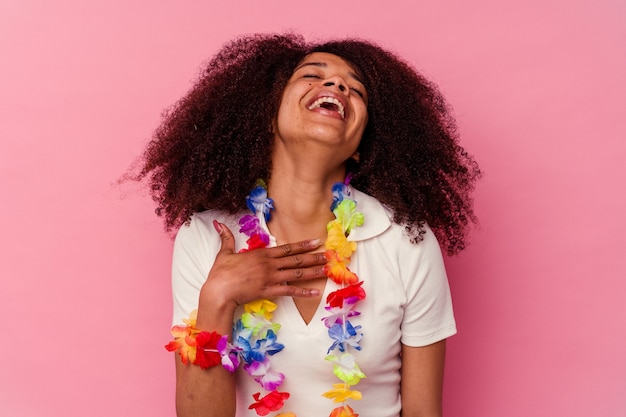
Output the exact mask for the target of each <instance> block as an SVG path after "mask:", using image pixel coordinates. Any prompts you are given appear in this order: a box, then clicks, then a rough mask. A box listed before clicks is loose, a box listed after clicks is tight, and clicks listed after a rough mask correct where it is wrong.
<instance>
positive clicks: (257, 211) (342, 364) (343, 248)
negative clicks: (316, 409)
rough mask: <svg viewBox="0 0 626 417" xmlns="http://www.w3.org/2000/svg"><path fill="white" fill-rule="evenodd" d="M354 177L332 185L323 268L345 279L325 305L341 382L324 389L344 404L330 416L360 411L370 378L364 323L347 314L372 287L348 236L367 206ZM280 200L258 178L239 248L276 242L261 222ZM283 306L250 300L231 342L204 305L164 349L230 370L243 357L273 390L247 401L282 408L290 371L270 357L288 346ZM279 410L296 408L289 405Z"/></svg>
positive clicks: (260, 409)
mask: <svg viewBox="0 0 626 417" xmlns="http://www.w3.org/2000/svg"><path fill="white" fill-rule="evenodd" d="M349 181H350V178H349V177H348V178H347V179H346V181H345V182H343V183H341V182H338V183H336V184H334V185H333V187H332V194H333V202H332V204H331V207H330V209H331V211H332V212H333V214H334V215H335V219H334V220H331V221H330V222H329V223H328V225H327V230H328V237H327V239H326V243H325V249H326V252H325V253H324V255H325V257H326V259H327V260H328V263H327V264H326V265H325V266H324V273H325V274H326V275H327V276H328V278H330V279H332V280H333V281H334V282H335V283H337V284H338V285H340V286H341V288H340V289H339V290H337V291H334V292H332V293H330V294H329V295H328V297H327V299H326V306H325V309H326V311H328V313H329V315H328V316H327V317H324V318H323V319H322V320H323V321H324V324H325V325H326V327H327V328H328V336H329V337H330V339H331V340H332V344H331V345H330V347H329V348H328V351H327V352H326V357H325V360H327V361H329V362H331V363H332V364H333V373H334V374H335V376H336V377H337V378H339V380H340V381H341V382H340V383H337V384H333V388H332V389H331V390H329V391H327V392H325V393H323V394H322V396H324V397H326V398H329V399H331V400H333V401H334V402H335V403H342V404H341V405H340V406H338V407H336V408H334V409H333V410H332V411H331V413H330V415H329V417H358V414H355V412H354V410H353V409H352V408H351V407H350V406H349V405H348V404H347V401H348V400H349V399H352V400H360V399H361V393H360V392H359V391H356V390H351V389H350V388H351V386H353V385H356V384H358V383H359V381H360V380H361V378H365V374H364V373H363V372H362V371H361V369H360V368H359V365H358V364H357V362H356V360H355V357H354V356H353V355H352V354H351V353H350V351H352V350H361V346H360V345H359V342H360V341H361V338H362V337H363V333H362V332H361V326H360V325H359V326H353V325H352V323H351V322H350V320H348V319H349V318H350V317H356V316H359V315H360V314H361V313H359V312H358V311H356V310H355V307H356V305H357V303H358V302H359V301H361V300H363V299H364V298H365V290H363V288H362V285H363V281H359V278H358V276H357V275H356V274H355V273H353V272H352V271H350V269H348V264H349V263H350V257H351V256H352V254H353V253H354V251H355V250H356V242H350V241H348V236H349V235H350V232H351V231H352V229H353V228H355V227H358V226H361V225H362V224H363V220H364V217H363V213H360V212H358V211H356V202H355V201H354V200H353V199H351V198H350V197H349V196H350V191H349V189H348V186H347V185H348V183H349ZM273 203H274V202H273V200H272V199H271V198H269V197H268V196H267V187H266V186H265V183H264V182H263V181H262V180H259V181H257V185H256V186H255V187H254V189H253V190H252V191H251V192H250V195H248V196H247V197H246V204H247V206H248V208H249V209H250V210H251V211H252V213H254V214H248V215H245V216H243V217H242V218H241V219H240V220H239V226H240V229H239V232H240V233H243V234H245V235H246V236H248V240H247V241H246V243H247V244H248V247H247V248H246V249H242V250H241V251H240V252H245V251H249V250H254V249H257V248H264V247H267V245H269V242H270V236H269V234H268V233H267V232H265V230H263V228H262V227H261V224H260V221H259V216H260V215H261V214H262V215H263V216H264V219H265V221H266V222H269V221H270V217H271V214H270V212H271V210H272V209H273V208H274V206H273ZM276 307H277V306H276V304H274V303H273V302H272V301H270V300H266V299H265V300H258V301H253V302H251V303H248V304H245V305H244V313H243V314H242V315H241V318H239V319H238V320H237V322H236V323H235V325H234V327H233V338H232V339H233V342H232V344H231V343H229V342H228V336H227V335H223V336H222V335H219V334H217V333H216V332H206V331H200V330H198V329H196V328H195V324H196V314H197V311H194V312H192V314H191V317H190V318H189V319H187V320H184V321H185V325H177V326H174V327H172V330H171V333H172V336H174V340H173V341H171V342H170V343H169V344H167V345H166V346H165V348H166V349H167V350H169V351H177V352H178V353H179V355H180V357H181V359H182V362H183V363H184V364H189V363H192V364H196V365H199V366H200V367H201V368H209V367H211V366H215V365H219V364H220V363H221V364H222V366H223V367H224V368H225V369H227V370H228V371H230V372H234V371H235V369H237V368H238V366H239V364H240V362H243V364H244V365H243V369H244V370H245V371H246V372H248V374H249V375H250V376H251V377H253V378H254V380H255V381H256V382H257V383H259V385H260V386H261V387H262V388H263V389H264V390H265V391H267V392H268V393H267V394H266V395H264V396H261V393H260V392H259V393H256V394H254V396H253V398H254V402H253V403H252V404H251V405H250V406H249V407H248V408H249V409H254V410H255V411H256V413H257V414H258V415H260V416H265V415H268V414H269V413H270V412H272V411H279V410H281V409H282V408H283V405H284V402H285V400H287V399H288V398H289V393H288V392H280V391H278V388H279V387H280V386H281V385H282V383H283V381H284V379H285V375H284V374H282V373H280V372H277V371H275V370H273V369H272V368H271V366H270V357H271V356H272V355H274V354H276V353H278V352H280V351H281V350H283V348H284V345H282V344H280V343H278V341H277V334H278V331H279V329H280V324H278V323H273V322H272V321H271V319H272V315H273V312H274V311H275V310H276ZM337 351H338V352H337ZM331 352H333V353H331ZM275 417H296V415H295V414H294V413H292V412H283V413H279V414H277V415H276V416H275Z"/></svg>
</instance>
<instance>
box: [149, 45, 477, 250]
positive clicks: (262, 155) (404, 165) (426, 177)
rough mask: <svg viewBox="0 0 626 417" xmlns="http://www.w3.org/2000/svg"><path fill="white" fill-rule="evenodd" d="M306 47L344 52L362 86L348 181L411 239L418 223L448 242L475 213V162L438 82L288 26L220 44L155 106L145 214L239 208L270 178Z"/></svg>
mask: <svg viewBox="0 0 626 417" xmlns="http://www.w3.org/2000/svg"><path fill="white" fill-rule="evenodd" d="M312 52H328V53H332V54H335V55H338V56H340V57H342V58H343V59H345V60H346V61H347V62H349V63H350V64H351V65H352V66H353V67H354V69H355V71H357V72H358V73H359V74H360V75H361V76H362V78H363V84H364V86H365V88H366V90H367V93H368V97H369V103H368V124H367V126H366V129H365V132H364V134H363V138H362V140H361V143H360V145H359V148H358V151H359V154H360V158H359V163H356V162H354V161H352V160H350V161H348V166H347V169H348V171H349V172H351V173H352V175H353V179H352V184H353V185H354V186H355V187H356V188H357V189H359V190H361V191H363V192H365V193H367V194H370V195H372V196H374V197H375V198H377V199H378V200H379V201H380V202H381V203H382V204H384V205H385V206H387V207H388V208H390V209H391V210H392V211H393V215H394V221H395V222H396V223H398V224H403V225H405V227H406V230H407V232H408V234H409V236H410V238H411V241H412V242H414V243H416V242H419V241H420V240H421V239H422V235H423V234H424V233H425V228H424V225H425V224H426V223H427V224H428V225H429V226H430V227H431V228H432V229H433V231H434V232H435V234H436V235H437V237H438V239H439V241H440V242H441V244H442V246H443V247H444V248H445V249H446V250H447V251H448V253H450V254H452V253H456V252H458V251H460V250H462V249H463V248H464V247H465V244H466V229H467V226H468V224H469V223H470V222H475V220H476V219H475V216H474V213H473V210H472V200H471V191H472V190H473V188H474V184H475V182H476V179H477V178H478V177H479V176H480V170H479V168H478V165H477V164H476V162H475V161H474V159H473V158H472V157H471V156H469V155H468V154H467V152H465V150H464V149H463V148H462V147H461V146H460V145H459V144H458V135H457V130H456V125H455V122H454V119H453V117H452V115H451V113H450V111H449V109H448V106H447V104H446V102H445V100H444V98H443V96H442V95H441V94H440V93H439V91H438V89H437V87H436V86H435V85H434V84H433V83H431V82H430V81H428V80H426V79H425V78H424V77H423V76H422V75H420V74H419V73H417V72H416V71H415V70H414V69H412V68H411V67H410V66H409V65H408V64H407V63H405V62H404V61H403V60H402V59H400V58H398V57H397V56H395V55H394V54H392V53H390V52H388V51H385V50H383V49H382V48H380V47H378V46H376V45H374V44H372V43H370V42H368V41H362V40H355V39H348V40H339V41H332V42H324V43H320V44H309V43H307V42H305V41H304V39H303V38H302V37H301V36H299V35H295V34H280V35H260V34H259V35H252V36H246V37H242V38H239V39H236V40H234V41H232V42H230V43H229V44H227V45H226V46H224V47H223V48H222V50H221V51H220V52H218V54H217V55H216V56H214V57H213V58H212V59H211V60H210V61H209V62H208V64H207V66H206V68H205V69H204V71H203V72H202V73H201V75H200V77H199V79H198V81H197V82H196V84H195V85H194V86H193V88H192V89H191V90H190V91H189V93H188V94H187V95H186V96H185V97H183V98H182V99H181V100H180V101H179V102H177V103H176V104H175V105H174V106H173V107H172V108H171V109H170V110H168V111H167V112H166V113H165V115H164V120H163V122H162V124H161V125H160V127H159V128H158V129H157V130H156V131H155V133H154V137H153V139H152V141H151V142H150V143H149V144H148V147H147V149H146V151H145V153H144V155H143V160H142V164H141V168H140V172H139V173H138V179H140V180H141V179H144V178H148V180H149V184H150V187H151V192H152V196H153V198H154V200H155V201H156V202H157V209H156V213H157V214H158V215H159V216H164V217H165V225H166V228H167V229H168V230H171V229H172V228H173V227H178V226H180V225H181V224H183V223H184V222H185V221H187V220H188V219H189V218H190V216H191V215H192V214H193V213H194V212H198V211H202V210H207V209H218V210H224V211H226V212H229V213H236V212H240V211H241V210H243V209H245V202H244V201H245V196H246V195H247V194H248V193H249V191H250V189H251V188H252V187H253V185H254V183H255V181H256V179H257V178H269V177H270V174H271V153H272V146H273V139H274V134H273V133H272V120H273V119H274V117H275V115H276V114H277V112H278V108H279V105H280V100H281V96H282V92H283V89H284V87H285V85H286V83H287V81H288V80H289V78H290V76H291V74H292V72H293V70H294V68H295V67H296V66H297V64H298V63H299V62H300V61H301V60H302V59H303V58H304V57H305V56H306V55H307V54H310V53H312Z"/></svg>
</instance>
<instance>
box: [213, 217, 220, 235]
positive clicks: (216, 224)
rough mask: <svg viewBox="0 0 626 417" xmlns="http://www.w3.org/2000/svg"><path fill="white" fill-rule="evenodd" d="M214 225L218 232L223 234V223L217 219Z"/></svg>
mask: <svg viewBox="0 0 626 417" xmlns="http://www.w3.org/2000/svg"><path fill="white" fill-rule="evenodd" d="M213 227H215V230H216V231H217V233H219V234H220V235H221V234H222V225H221V224H220V223H219V222H218V221H217V220H213Z"/></svg>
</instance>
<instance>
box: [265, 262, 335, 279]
mask: <svg viewBox="0 0 626 417" xmlns="http://www.w3.org/2000/svg"><path fill="white" fill-rule="evenodd" d="M324 277H326V274H325V273H324V267H322V266H319V265H318V266H313V267H309V268H294V269H283V270H280V271H278V272H276V274H274V279H275V280H276V281H277V282H291V281H298V280H309V279H315V278H324Z"/></svg>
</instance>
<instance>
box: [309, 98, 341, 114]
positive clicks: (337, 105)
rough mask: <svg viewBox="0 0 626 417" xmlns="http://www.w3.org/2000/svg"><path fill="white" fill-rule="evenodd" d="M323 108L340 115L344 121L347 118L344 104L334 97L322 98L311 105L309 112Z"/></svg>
mask: <svg viewBox="0 0 626 417" xmlns="http://www.w3.org/2000/svg"><path fill="white" fill-rule="evenodd" d="M317 108H323V109H326V110H330V111H334V112H337V113H339V115H340V116H341V118H342V119H344V118H345V110H344V107H343V104H342V103H341V102H340V101H339V100H337V99H336V98H333V97H320V98H318V99H317V100H315V101H314V102H313V103H311V104H310V105H309V110H314V109H317Z"/></svg>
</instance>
